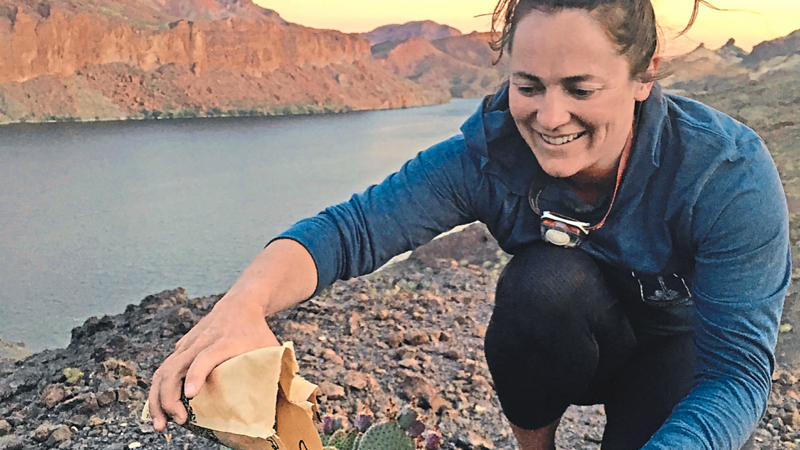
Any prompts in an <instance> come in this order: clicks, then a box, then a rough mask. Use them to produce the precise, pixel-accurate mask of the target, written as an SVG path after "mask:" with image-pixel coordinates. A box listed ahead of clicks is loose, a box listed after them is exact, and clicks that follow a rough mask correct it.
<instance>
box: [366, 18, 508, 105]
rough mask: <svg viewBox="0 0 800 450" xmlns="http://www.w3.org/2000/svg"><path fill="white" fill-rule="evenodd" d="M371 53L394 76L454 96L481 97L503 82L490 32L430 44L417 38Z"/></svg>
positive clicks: (389, 43)
mask: <svg viewBox="0 0 800 450" xmlns="http://www.w3.org/2000/svg"><path fill="white" fill-rule="evenodd" d="M372 54H373V56H375V58H377V59H378V60H379V61H380V62H381V63H382V64H383V66H384V67H385V68H387V69H388V70H389V71H390V72H392V73H393V74H395V75H397V76H400V77H403V78H406V79H408V80H411V81H413V82H415V83H418V84H420V85H422V86H423V87H426V88H430V89H446V90H448V91H449V92H450V95H452V96H453V97H461V98H475V97H482V96H484V95H487V94H490V93H492V92H494V91H495V90H497V88H498V87H499V86H500V84H501V83H502V78H503V75H504V70H503V68H502V66H500V67H495V66H493V65H492V62H493V61H494V58H495V56H496V53H495V52H494V51H493V50H492V49H491V48H490V46H489V33H472V34H468V35H460V36H455V37H449V38H445V39H437V40H434V41H428V40H427V39H425V38H423V37H420V36H417V37H413V38H410V39H407V40H405V41H393V42H385V43H383V44H379V45H375V46H373V47H372Z"/></svg>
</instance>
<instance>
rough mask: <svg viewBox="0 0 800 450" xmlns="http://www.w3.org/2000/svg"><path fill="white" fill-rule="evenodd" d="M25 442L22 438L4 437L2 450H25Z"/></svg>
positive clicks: (2, 438) (1, 442) (14, 436)
mask: <svg viewBox="0 0 800 450" xmlns="http://www.w3.org/2000/svg"><path fill="white" fill-rule="evenodd" d="M24 449H25V441H24V440H23V439H22V436H17V435H13V436H3V437H0V450H24Z"/></svg>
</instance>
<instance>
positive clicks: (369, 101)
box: [0, 0, 450, 123]
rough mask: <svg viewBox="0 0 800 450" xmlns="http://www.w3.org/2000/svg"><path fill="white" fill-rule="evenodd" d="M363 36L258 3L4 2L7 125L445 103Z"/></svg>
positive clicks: (0, 33)
mask: <svg viewBox="0 0 800 450" xmlns="http://www.w3.org/2000/svg"><path fill="white" fill-rule="evenodd" d="M423 90H424V89H423V88H422V87H420V86H419V85H417V84H415V83H412V82H410V81H408V80H404V79H400V78H398V77H396V76H395V75H393V74H392V73H390V72H389V71H387V70H386V69H385V68H384V67H383V66H382V65H381V64H380V63H378V62H377V61H376V60H375V59H374V58H373V57H372V54H371V52H370V42H369V41H368V40H367V39H366V38H364V37H362V36H361V35H359V34H345V33H341V32H338V31H331V30H316V29H313V28H308V27H303V26H300V25H296V24H291V23H288V22H286V21H284V20H283V19H281V18H280V16H279V15H278V14H277V13H275V12H274V11H271V10H267V9H263V8H260V7H258V6H257V5H255V4H254V3H252V1H251V0H91V1H87V0H43V1H39V0H36V1H34V0H0V123H4V122H14V121H42V120H91V119H109V118H115V119H118V118H137V117H138V118H142V117H144V118H160V117H195V116H217V115H254V114H255V115H260V114H285V113H303V112H316V111H320V112H321V111H344V110H353V109H381V108H399V107H409V106H418V105H424V104H431V103H442V102H446V101H447V100H448V99H449V97H450V96H449V94H448V93H447V91H446V90H442V89H440V90H432V89H430V88H426V89H425V92H423Z"/></svg>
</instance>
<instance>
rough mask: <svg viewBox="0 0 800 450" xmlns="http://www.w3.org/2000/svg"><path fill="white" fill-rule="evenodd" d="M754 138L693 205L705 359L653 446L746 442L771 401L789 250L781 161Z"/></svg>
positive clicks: (714, 446) (700, 348)
mask: <svg viewBox="0 0 800 450" xmlns="http://www.w3.org/2000/svg"><path fill="white" fill-rule="evenodd" d="M749 144H750V146H749V152H748V151H747V150H746V151H744V152H743V154H740V155H739V157H738V158H730V159H728V160H726V161H724V162H723V163H722V164H721V165H720V166H719V168H718V169H717V170H716V172H715V173H714V175H713V176H712V178H711V179H710V180H709V181H708V183H706V185H705V186H704V188H703V190H702V192H701V194H700V197H699V199H698V201H697V203H696V204H695V205H694V207H693V208H692V214H693V215H694V217H693V219H692V234H693V235H694V236H695V239H696V241H695V245H696V248H697V252H696V254H695V277H694V280H693V286H692V288H693V289H692V290H693V293H694V301H695V348H696V351H697V366H698V367H697V370H696V374H695V383H694V386H693V387H692V390H691V392H690V393H689V395H688V396H687V397H686V398H685V399H684V400H683V401H682V402H681V403H679V404H678V405H677V406H676V407H675V409H674V410H673V413H672V415H671V416H670V418H669V419H668V420H667V422H666V423H665V425H664V426H663V427H662V428H661V429H660V430H659V431H658V432H657V433H656V434H655V435H654V436H653V438H652V439H651V440H650V442H648V444H647V445H646V446H645V447H644V448H645V449H647V450H654V449H674V448H683V449H709V450H723V449H738V448H740V447H741V446H742V445H743V444H744V442H745V440H746V439H747V438H748V436H749V434H750V433H752V432H753V430H754V429H755V426H756V424H757V423H758V421H759V420H760V418H761V416H762V414H763V412H764V409H765V407H766V403H767V398H768V395H769V390H770V387H771V374H772V371H773V369H774V364H775V358H774V347H775V343H776V341H777V335H778V327H779V324H780V316H781V310H782V306H783V300H784V295H785V293H786V289H787V287H788V284H789V280H790V277H791V256H790V254H789V233H788V213H787V210H786V201H785V196H784V193H783V189H782V187H781V183H780V180H779V179H778V174H777V170H776V169H775V166H774V163H773V162H772V160H771V158H770V157H769V154H768V152H767V150H766V149H765V148H764V147H763V145H762V144H761V142H760V140H758V141H752V142H750V143H749ZM753 148H756V150H753Z"/></svg>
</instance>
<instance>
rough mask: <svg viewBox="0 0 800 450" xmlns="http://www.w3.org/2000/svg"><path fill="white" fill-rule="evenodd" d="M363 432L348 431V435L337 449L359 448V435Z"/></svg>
mask: <svg viewBox="0 0 800 450" xmlns="http://www.w3.org/2000/svg"><path fill="white" fill-rule="evenodd" d="M359 434H361V433H359V432H358V430H350V431H348V432H347V436H346V437H345V439H344V440H343V441H342V442H341V443H340V444H339V445H337V446H336V449H337V450H357V449H358V447H357V444H356V441H357V440H358V435H359Z"/></svg>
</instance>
